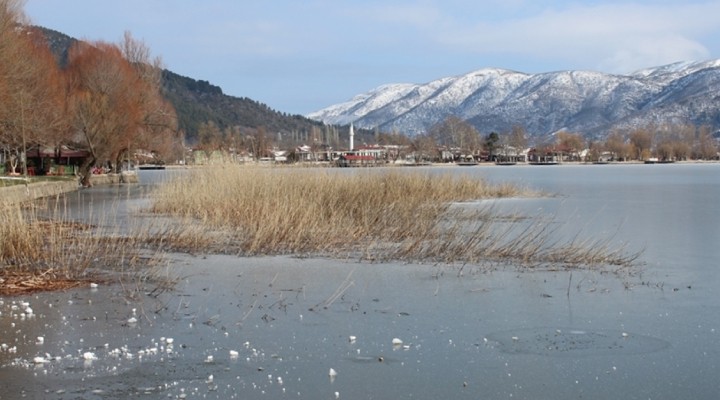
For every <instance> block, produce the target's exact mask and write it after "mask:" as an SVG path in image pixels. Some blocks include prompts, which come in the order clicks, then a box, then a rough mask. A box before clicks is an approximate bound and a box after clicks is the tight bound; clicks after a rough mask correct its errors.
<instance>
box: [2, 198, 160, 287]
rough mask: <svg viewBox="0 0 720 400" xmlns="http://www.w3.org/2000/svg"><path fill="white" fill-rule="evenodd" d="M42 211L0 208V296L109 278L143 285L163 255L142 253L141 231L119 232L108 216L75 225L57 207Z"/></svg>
mask: <svg viewBox="0 0 720 400" xmlns="http://www.w3.org/2000/svg"><path fill="white" fill-rule="evenodd" d="M56 204H57V203H56ZM41 208H42V203H34V204H33V206H31V207H25V206H20V205H14V206H7V207H2V208H0V220H2V221H3V223H2V224H0V279H2V281H0V293H8V294H17V293H19V292H32V291H37V290H55V289H58V288H68V287H73V286H77V285H79V284H82V283H86V282H88V281H93V282H96V283H98V282H104V281H107V280H108V279H109V274H108V273H111V274H114V275H116V276H122V275H130V276H133V279H142V280H148V279H149V278H150V277H151V275H152V274H153V272H152V271H153V268H152V267H154V266H156V265H157V263H158V260H159V259H160V258H161V256H162V255H161V254H160V253H158V252H153V251H149V250H148V249H147V248H146V243H147V240H146V238H145V237H144V235H145V234H143V233H142V231H138V233H137V234H134V233H132V232H125V233H121V231H120V228H119V227H117V226H116V225H115V223H114V222H113V221H112V220H110V219H109V217H108V216H104V215H103V216H98V217H97V218H93V219H94V221H91V222H87V223H80V222H75V221H73V220H71V219H70V218H69V217H68V216H67V212H66V210H61V209H60V208H59V207H56V208H55V209H50V210H47V209H42V210H41ZM109 213H111V212H109Z"/></svg>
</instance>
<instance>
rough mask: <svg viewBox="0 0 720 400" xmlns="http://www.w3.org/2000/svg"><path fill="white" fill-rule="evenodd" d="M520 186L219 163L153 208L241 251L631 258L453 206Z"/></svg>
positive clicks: (169, 187) (164, 192) (523, 259)
mask: <svg viewBox="0 0 720 400" xmlns="http://www.w3.org/2000/svg"><path fill="white" fill-rule="evenodd" d="M435 172H436V171H435ZM527 195H534V193H531V192H529V191H527V190H522V189H519V188H517V187H514V186H511V185H490V184H488V183H486V182H485V181H483V180H481V179H478V178H473V177H469V176H466V175H458V174H456V175H452V174H437V173H429V172H414V171H413V172H411V171H407V170H403V171H397V170H387V169H366V170H353V171H344V170H343V171H338V170H324V169H318V170H304V169H303V170H294V169H267V168H248V167H238V166H233V165H225V166H222V167H220V168H214V169H203V170H197V171H194V172H193V173H192V174H191V175H190V176H186V177H183V178H182V179H179V180H176V181H173V182H170V183H167V184H165V185H164V186H162V187H161V189H160V190H158V191H157V192H156V193H155V194H154V197H153V199H154V202H153V206H152V210H153V211H154V212H156V213H164V214H170V215H174V216H182V217H185V218H191V219H192V220H193V221H195V223H196V224H199V225H202V226H205V227H207V229H208V230H209V231H210V232H215V233H217V232H218V231H223V232H225V235H226V236H225V237H224V238H223V239H221V241H222V242H223V243H225V244H224V245H223V246H226V247H227V246H230V248H232V249H233V250H234V251H237V252H239V253H242V254H248V255H253V254H281V253H296V254H308V255H331V256H360V257H365V258H369V259H377V260H410V261H428V260H431V261H437V262H483V261H489V260H491V261H512V262H519V263H523V264H525V265H539V264H541V263H555V262H560V261H561V262H562V263H564V264H567V265H570V264H573V265H578V264H582V263H592V264H596V263H608V264H615V265H625V264H627V263H628V262H630V261H632V260H633V259H634V256H626V255H624V254H623V253H622V251H620V250H618V249H613V248H610V247H609V246H608V245H607V244H608V243H609V242H607V243H605V242H603V243H602V244H604V245H605V246H600V245H599V244H600V243H597V242H593V243H589V242H586V243H582V244H578V243H575V242H570V243H561V244H560V243H554V242H552V238H553V235H552V233H553V232H551V230H550V229H549V225H548V224H545V223H542V222H538V220H537V219H517V220H512V221H510V222H508V220H507V219H499V218H497V216H496V215H494V214H493V212H492V210H491V209H488V208H486V207H477V208H475V209H474V211H470V212H468V211H467V210H464V209H462V208H458V207H454V206H453V204H454V203H457V202H467V201H475V200H480V199H488V198H500V197H510V196H527ZM228 243H231V244H228Z"/></svg>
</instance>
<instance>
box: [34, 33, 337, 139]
mask: <svg viewBox="0 0 720 400" xmlns="http://www.w3.org/2000/svg"><path fill="white" fill-rule="evenodd" d="M37 28H38V29H40V30H41V31H42V32H43V33H44V35H45V37H46V38H47V42H48V45H49V46H50V48H51V50H52V52H53V54H55V57H56V58H57V60H58V64H59V65H60V66H61V67H63V66H65V65H66V64H67V54H68V50H69V49H70V47H71V46H72V45H73V43H75V42H76V41H77V40H76V39H74V38H72V37H70V36H67V35H65V34H63V33H61V32H57V31H54V30H52V29H47V28H43V27H37ZM162 78H163V80H162V89H163V94H164V95H165V97H166V98H167V99H168V100H169V101H170V103H171V104H172V105H173V106H174V107H175V110H176V112H177V114H178V120H179V128H180V129H182V130H183V131H184V132H185V135H186V139H187V140H188V141H189V142H191V143H192V142H193V141H194V139H195V138H196V137H197V131H198V127H199V126H200V125H201V124H202V123H204V122H210V121H212V122H214V123H215V124H216V125H217V126H218V127H220V128H226V127H231V126H239V127H241V128H251V129H256V128H260V127H263V128H265V129H266V131H267V132H270V133H277V132H283V133H285V132H298V133H304V132H308V131H310V129H312V127H322V126H323V123H322V122H318V121H315V120H311V119H308V118H306V117H304V116H301V115H288V114H285V113H282V112H279V111H276V110H273V109H271V108H270V107H268V106H267V105H265V104H262V103H259V102H257V101H254V100H252V99H249V98H246V97H233V96H228V95H226V94H224V93H223V91H222V89H221V88H220V87H218V86H214V85H212V84H211V83H210V82H208V81H203V80H196V79H193V78H189V77H185V76H181V75H178V74H176V73H174V72H172V71H170V70H167V69H165V70H163V74H162Z"/></svg>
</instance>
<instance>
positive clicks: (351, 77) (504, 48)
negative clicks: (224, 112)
mask: <svg viewBox="0 0 720 400" xmlns="http://www.w3.org/2000/svg"><path fill="white" fill-rule="evenodd" d="M25 13H26V15H27V17H28V18H29V19H30V22H31V23H33V24H36V25H41V26H44V27H47V28H51V29H54V30H57V31H60V32H63V33H65V34H68V35H70V36H73V37H76V38H79V39H86V40H103V41H107V42H119V41H120V39H121V38H122V36H123V33H124V32H125V31H130V32H131V33H132V34H133V36H134V37H135V38H137V39H141V40H143V41H144V42H145V43H146V44H147V45H148V46H149V47H150V49H151V50H152V52H153V55H155V56H159V57H161V58H162V60H163V62H164V65H165V67H166V68H168V69H170V70H172V71H174V72H176V73H179V74H181V75H185V76H189V77H192V78H194V79H202V80H207V81H210V82H211V83H213V84H215V85H218V86H220V87H221V88H222V89H223V91H224V92H225V93H226V94H229V95H233V96H238V97H249V98H251V99H254V100H257V101H260V102H263V103H265V104H267V105H268V106H270V107H272V108H274V109H276V110H278V111H282V112H287V113H291V114H307V113H309V112H311V111H316V110H319V109H321V108H324V107H326V106H329V105H332V104H336V103H340V102H344V101H346V100H348V99H350V98H351V97H353V96H354V95H356V94H359V93H363V92H366V91H368V90H370V89H373V88H375V87H377V86H380V85H382V84H386V83H425V82H428V81H432V80H435V79H438V78H442V77H446V76H453V75H460V74H464V73H467V72H470V71H473V70H477V69H481V68H486V67H498V68H506V69H512V70H516V71H521V72H528V73H538V72H549V71H557V70H567V69H583V70H594V71H601V72H609V73H630V72H632V71H635V70H638V69H641V68H646V67H652V66H658V65H664V64H669V63H672V62H676V61H694V60H698V61H699V60H707V59H715V58H720V23H718V22H717V21H718V19H717V18H718V15H720V0H716V1H698V0H655V1H650V0H636V1H619V0H618V1H615V0H608V1H599V0H588V1H565V0H555V1H544V2H539V1H535V0H416V1H408V0H363V1H360V0H346V1H343V0H257V1H253V0H203V1H200V0H173V1H170V0H123V1H101V0H71V1H68V0H26V4H25Z"/></svg>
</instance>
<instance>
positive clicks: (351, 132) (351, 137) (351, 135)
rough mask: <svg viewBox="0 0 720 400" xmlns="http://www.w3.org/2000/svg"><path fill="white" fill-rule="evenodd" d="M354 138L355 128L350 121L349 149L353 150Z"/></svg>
mask: <svg viewBox="0 0 720 400" xmlns="http://www.w3.org/2000/svg"><path fill="white" fill-rule="evenodd" d="M354 140H355V129H353V123H352V122H351V123H350V151H353V147H354V144H353V141H354Z"/></svg>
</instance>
